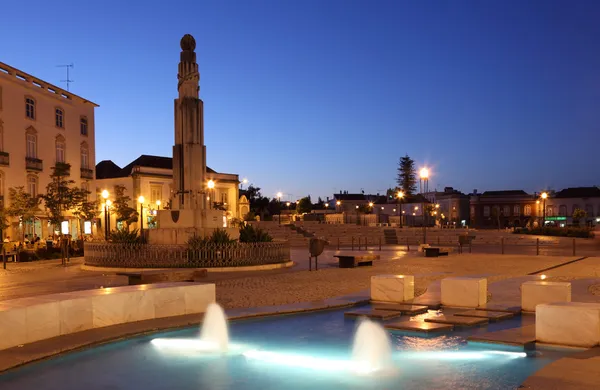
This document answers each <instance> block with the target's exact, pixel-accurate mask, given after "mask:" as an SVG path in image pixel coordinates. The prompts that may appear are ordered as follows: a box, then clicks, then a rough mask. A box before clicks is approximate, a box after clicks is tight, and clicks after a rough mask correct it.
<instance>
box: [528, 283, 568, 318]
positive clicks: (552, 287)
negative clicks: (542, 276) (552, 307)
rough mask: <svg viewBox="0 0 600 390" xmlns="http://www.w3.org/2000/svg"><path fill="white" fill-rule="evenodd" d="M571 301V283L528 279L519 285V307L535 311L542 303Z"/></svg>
mask: <svg viewBox="0 0 600 390" xmlns="http://www.w3.org/2000/svg"><path fill="white" fill-rule="evenodd" d="M552 302H571V283H569V282H544V281H530V282H525V283H523V284H522V285H521V308H522V309H523V310H524V311H535V307H536V306H537V305H539V304H542V303H552Z"/></svg>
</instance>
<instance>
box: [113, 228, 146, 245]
mask: <svg viewBox="0 0 600 390" xmlns="http://www.w3.org/2000/svg"><path fill="white" fill-rule="evenodd" d="M109 238H110V241H112V242H118V243H121V244H137V243H140V242H142V239H141V237H140V236H139V232H138V230H137V229H134V230H132V231H129V230H126V229H117V230H113V231H112V232H110V237H109Z"/></svg>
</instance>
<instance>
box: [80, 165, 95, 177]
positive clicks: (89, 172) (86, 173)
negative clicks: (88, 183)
mask: <svg viewBox="0 0 600 390" xmlns="http://www.w3.org/2000/svg"><path fill="white" fill-rule="evenodd" d="M81 178H82V179H93V178H94V170H93V169H89V168H81Z"/></svg>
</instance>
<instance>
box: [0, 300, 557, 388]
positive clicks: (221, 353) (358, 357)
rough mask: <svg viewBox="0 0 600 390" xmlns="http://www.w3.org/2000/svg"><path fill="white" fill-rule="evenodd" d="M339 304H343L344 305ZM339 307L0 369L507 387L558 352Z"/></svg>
mask: <svg viewBox="0 0 600 390" xmlns="http://www.w3.org/2000/svg"><path fill="white" fill-rule="evenodd" d="M344 310H347V309H344ZM344 310H334V311H322V312H316V313H310V314H299V315H288V316H278V317H270V318H267V319H260V320H243V321H235V322H233V323H230V324H229V329H227V327H226V326H224V325H225V321H224V319H223V316H222V312H221V310H220V308H218V307H212V308H210V309H209V311H208V312H207V316H206V320H205V326H204V329H203V330H202V332H200V330H199V329H186V330H180V331H173V332H165V333H162V334H157V335H152V336H144V337H137V338H133V339H129V340H127V341H120V342H115V343H112V344H107V345H104V346H100V347H95V348H91V349H88V350H84V351H82V352H77V353H72V354H68V355H65V356H63V357H58V358H55V359H50V360H47V361H44V362H40V363H36V364H31V365H28V366H25V367H23V368H20V369H17V370H13V371H11V372H8V373H6V374H3V375H1V376H0V388H10V389H14V390H22V389H61V390H70V389H73V390H75V389H86V390H92V389H134V388H135V389H202V390H204V389H249V390H253V389H260V390H266V389H288V390H295V389H315V390H316V389H392V388H393V389H399V388H402V389H423V388H427V389H436V388H440V389H441V388H453V389H458V388H460V389H467V388H469V389H479V388H481V389H483V388H485V389H510V388H516V387H518V386H519V385H520V383H521V382H523V381H524V380H525V379H526V378H527V377H528V376H529V375H531V374H533V373H534V372H535V371H537V370H538V369H540V368H541V367H543V366H544V365H546V364H548V363H550V362H552V361H553V360H556V359H558V358H560V357H563V356H565V355H566V354H567V353H569V351H566V350H552V349H547V350H538V351H535V352H524V351H523V350H522V349H518V348H511V347H502V346H495V345H490V344H487V345H484V344H467V342H466V340H465V338H466V336H468V335H469V334H472V333H473V332H481V331H486V330H500V329H506V328H511V327H517V326H519V325H520V322H521V319H520V317H516V318H514V319H511V320H507V321H503V322H499V323H495V324H490V325H488V326H487V327H486V328H472V329H470V330H466V331H458V332H452V333H447V334H445V335H441V336H434V337H432V336H430V337H422V336H420V335H416V334H410V333H401V332H394V333H390V332H388V331H384V330H383V329H382V328H381V327H380V326H379V325H378V324H377V323H372V322H370V321H355V320H349V319H347V318H344Z"/></svg>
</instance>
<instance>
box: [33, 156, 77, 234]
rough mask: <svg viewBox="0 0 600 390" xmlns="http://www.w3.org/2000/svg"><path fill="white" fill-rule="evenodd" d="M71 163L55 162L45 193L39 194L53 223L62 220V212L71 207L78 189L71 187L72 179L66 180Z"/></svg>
mask: <svg viewBox="0 0 600 390" xmlns="http://www.w3.org/2000/svg"><path fill="white" fill-rule="evenodd" d="M70 170H71V165H70V164H67V163H56V164H55V166H53V167H52V174H51V175H50V178H51V181H50V183H48V185H47V186H46V193H45V194H43V195H40V198H42V199H43V200H44V205H45V206H46V210H47V212H48V219H49V220H50V223H52V224H53V225H59V224H60V223H61V222H62V221H63V219H64V218H63V213H64V211H66V210H70V209H71V208H73V206H74V204H75V197H76V194H77V191H78V189H76V188H72V185H73V184H75V181H74V180H68V179H67V178H68V177H69V173H70Z"/></svg>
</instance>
